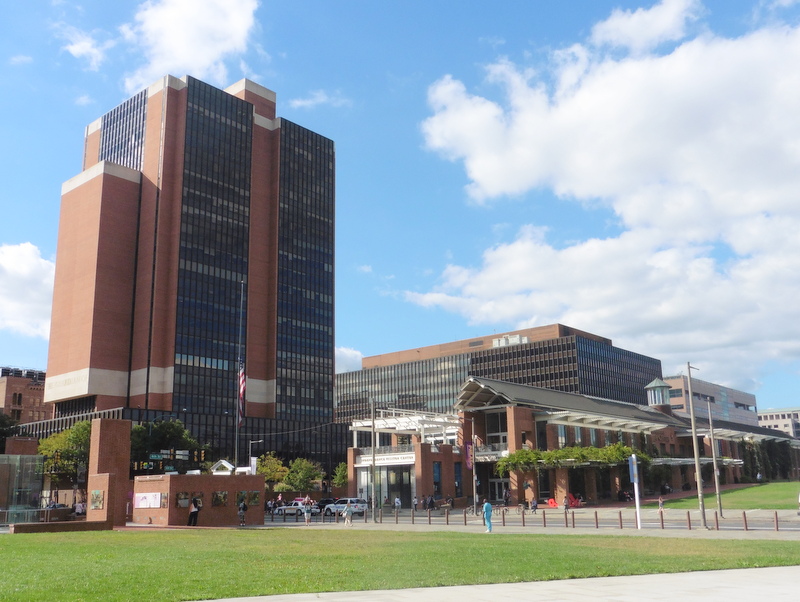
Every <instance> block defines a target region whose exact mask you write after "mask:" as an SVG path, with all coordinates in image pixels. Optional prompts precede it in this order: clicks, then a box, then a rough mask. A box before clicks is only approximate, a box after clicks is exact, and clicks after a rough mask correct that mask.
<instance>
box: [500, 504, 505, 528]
mask: <svg viewBox="0 0 800 602" xmlns="http://www.w3.org/2000/svg"><path fill="white" fill-rule="evenodd" d="M500 514H502V515H503V519H502V520H501V521H500V522H502V523H503V526H504V527H505V526H506V509H505V508H503V509H502V510H500Z"/></svg>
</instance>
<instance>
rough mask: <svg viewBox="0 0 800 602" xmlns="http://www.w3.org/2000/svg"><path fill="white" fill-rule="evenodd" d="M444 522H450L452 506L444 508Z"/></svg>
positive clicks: (447, 523) (446, 523)
mask: <svg viewBox="0 0 800 602" xmlns="http://www.w3.org/2000/svg"><path fill="white" fill-rule="evenodd" d="M444 524H445V525H449V524H450V508H445V509H444Z"/></svg>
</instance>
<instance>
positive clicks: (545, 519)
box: [542, 509, 547, 527]
mask: <svg viewBox="0 0 800 602" xmlns="http://www.w3.org/2000/svg"><path fill="white" fill-rule="evenodd" d="M545 512H546V511H545V510H544V509H542V527H546V526H547V518H546V517H545Z"/></svg>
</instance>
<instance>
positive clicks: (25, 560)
mask: <svg viewBox="0 0 800 602" xmlns="http://www.w3.org/2000/svg"><path fill="white" fill-rule="evenodd" d="M0 541H1V542H2V544H1V545H0V566H2V567H3V578H2V579H0V599H2V600H25V601H31V600H48V601H49V602H52V601H53V600H58V601H59V602H62V601H65V600H99V599H102V600H104V601H106V600H109V601H110V600H148V601H150V600H197V599H213V598H224V597H239V596H254V595H269V594H285V593H303V592H322V591H344V590H365V589H395V588H405V587H425V586H441V585H463V584H475V583H504V582H516V581H536V580H548V579H568V578H576V577H594V576H608V575H632V574H644V573H665V572H677V571H687V570H707V569H722V568H745V567H762V566H779V565H795V564H800V542H789V541H741V540H737V541H733V540H731V541H728V540H693V539H680V538H675V539H663V538H646V537H613V536H576V535H506V534H493V535H486V534H484V533H450V532H430V533H418V532H395V531H366V530H364V531H361V530H359V529H358V527H357V526H356V527H354V528H352V529H347V530H345V529H344V528H342V529H325V530H323V529H313V528H311V529H304V528H290V529H281V528H277V529H265V530H235V529H230V530H226V529H214V530H201V529H198V530H174V531H173V530H164V531H139V532H137V531H112V532H95V533H69V534H57V533H49V534H31V535H23V534H15V535H4V536H2V539H1V540H0Z"/></svg>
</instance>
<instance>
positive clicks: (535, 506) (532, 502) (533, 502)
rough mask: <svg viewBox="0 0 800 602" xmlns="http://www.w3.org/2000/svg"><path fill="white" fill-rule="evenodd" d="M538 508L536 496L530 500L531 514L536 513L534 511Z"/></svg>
mask: <svg viewBox="0 0 800 602" xmlns="http://www.w3.org/2000/svg"><path fill="white" fill-rule="evenodd" d="M538 509H539V502H538V501H536V498H533V499H532V500H531V514H536V511H537V510H538Z"/></svg>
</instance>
